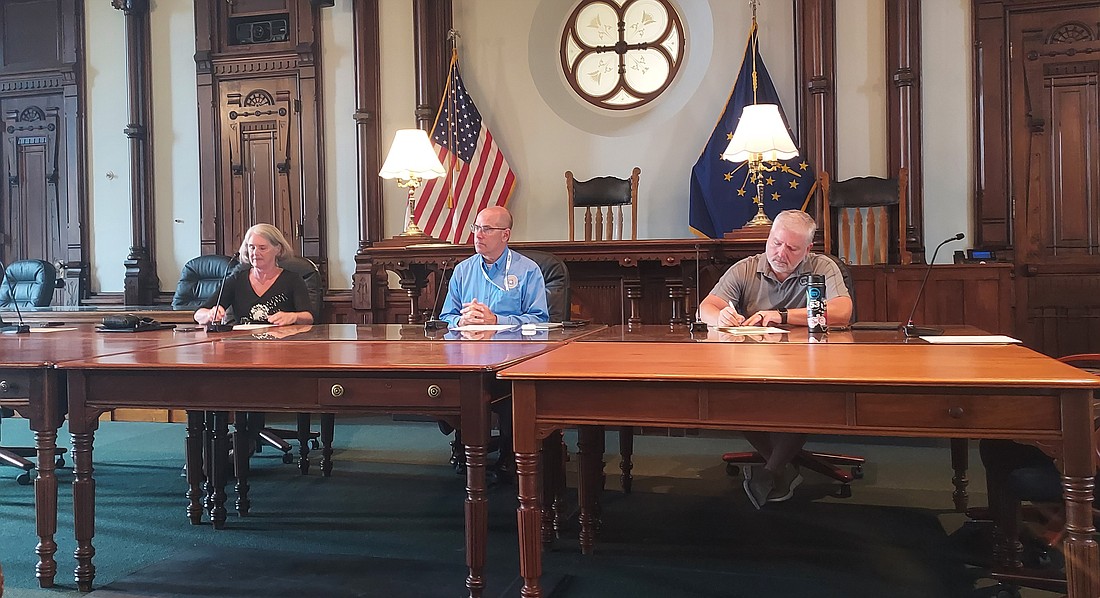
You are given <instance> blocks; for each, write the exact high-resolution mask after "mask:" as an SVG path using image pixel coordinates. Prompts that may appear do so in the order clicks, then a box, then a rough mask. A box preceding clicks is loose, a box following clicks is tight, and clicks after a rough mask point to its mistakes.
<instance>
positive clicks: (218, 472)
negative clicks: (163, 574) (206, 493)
mask: <svg viewBox="0 0 1100 598" xmlns="http://www.w3.org/2000/svg"><path fill="white" fill-rule="evenodd" d="M212 445H213V450H212V453H211V456H210V485H211V486H212V488H213V492H212V493H211V505H210V522H211V523H212V524H213V525H214V529H222V528H223V527H225V517H226V511H225V484H226V480H227V478H228V476H227V475H226V473H227V472H226V469H227V466H228V459H229V412H228V411H215V412H214V435H213V442H212Z"/></svg>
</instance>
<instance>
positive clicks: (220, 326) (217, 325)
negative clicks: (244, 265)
mask: <svg viewBox="0 0 1100 598" xmlns="http://www.w3.org/2000/svg"><path fill="white" fill-rule="evenodd" d="M237 257H238V256H237V254H236V253H234V254H233V257H231V258H229V263H228V264H226V265H225V272H223V273H222V284H221V286H220V287H219V288H218V299H217V300H216V301H214V307H212V308H211V309H213V310H214V313H217V311H218V306H219V305H221V304H222V293H223V292H225V279H227V278H229V271H230V270H231V269H232V268H233V264H235V263H237ZM230 330H233V325H232V324H226V323H224V322H214V321H212V320H211V321H210V322H208V323H207V324H206V331H207V332H229V331H230Z"/></svg>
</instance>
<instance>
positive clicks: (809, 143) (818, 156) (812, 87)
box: [794, 0, 837, 222]
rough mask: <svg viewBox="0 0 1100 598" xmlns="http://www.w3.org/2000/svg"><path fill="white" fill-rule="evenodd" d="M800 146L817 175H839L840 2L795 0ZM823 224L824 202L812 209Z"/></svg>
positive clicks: (796, 75)
mask: <svg viewBox="0 0 1100 598" xmlns="http://www.w3.org/2000/svg"><path fill="white" fill-rule="evenodd" d="M794 10H795V80H796V81H797V83H798V85H797V89H796V93H797V100H798V114H799V115H800V117H801V118H799V127H798V138H799V145H800V146H801V148H802V152H803V154H804V155H805V156H806V159H807V160H809V162H810V164H811V165H812V166H813V168H814V170H815V171H816V172H819V173H820V172H829V173H835V172H836V154H837V143H836V2H835V0H795V3H794ZM811 214H812V215H813V216H814V218H815V219H817V220H818V221H819V222H820V221H821V217H822V214H821V202H820V201H816V202H814V203H813V205H812V207H811Z"/></svg>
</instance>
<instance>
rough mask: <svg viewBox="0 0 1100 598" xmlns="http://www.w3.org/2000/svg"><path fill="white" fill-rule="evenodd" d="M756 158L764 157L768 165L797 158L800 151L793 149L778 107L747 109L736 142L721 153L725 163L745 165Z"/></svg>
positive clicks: (757, 106)
mask: <svg viewBox="0 0 1100 598" xmlns="http://www.w3.org/2000/svg"><path fill="white" fill-rule="evenodd" d="M753 154H757V155H762V156H763V160H765V161H773V160H788V159H790V158H794V157H795V156H797V155H798V148H797V147H795V146H794V141H792V140H791V134H790V133H789V132H787V127H786V126H785V125H784V124H783V118H782V117H780V116H779V106H777V105H775V104H751V105H749V106H745V110H744V111H743V112H741V119H740V120H738V121H737V129H736V130H735V131H734V132H733V139H730V144H729V146H727V147H726V151H724V152H722V159H723V160H729V161H730V162H745V161H746V160H749V159H751V158H752V157H753Z"/></svg>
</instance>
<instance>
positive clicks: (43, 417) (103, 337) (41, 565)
mask: <svg viewBox="0 0 1100 598" xmlns="http://www.w3.org/2000/svg"><path fill="white" fill-rule="evenodd" d="M206 340H207V336H206V333H204V332H201V331H199V332H189V333H183V332H173V331H172V330H156V331H150V332H137V333H121V332H112V333H104V332H96V330H95V327H94V326H93V325H91V324H81V325H78V326H74V327H71V328H69V329H61V328H55V329H46V330H45V331H40V330H38V329H32V332H30V333H28V334H0V406H3V407H8V408H12V409H15V410H16V411H18V412H19V413H20V415H22V416H23V417H26V418H27V419H28V420H29V422H28V423H29V424H30V428H31V430H34V441H35V449H36V450H37V451H38V467H37V469H38V476H37V477H36V478H35V481H34V504H35V514H36V517H35V519H36V522H37V532H38V546H37V547H35V552H36V553H37V554H38V559H39V560H38V564H37V565H36V566H35V576H36V577H38V583H39V585H40V586H41V587H43V588H49V587H53V583H54V577H55V575H56V573H57V562H56V561H55V560H54V554H55V553H56V552H57V543H56V542H55V541H54V534H55V533H56V531H57V476H56V474H55V471H54V459H55V456H56V451H57V429H58V428H59V427H60V426H61V423H62V422H63V421H64V420H65V413H66V401H65V392H64V388H65V374H64V372H63V371H60V370H57V369H56V368H55V367H54V366H55V365H56V364H57V363H58V362H62V361H67V360H72V359H81V358H88V357H93V356H99V355H111V354H115V353H126V352H130V351H135V350H139V349H148V348H153V347H160V346H167V345H177V344H186V343H196V342H205V341H206Z"/></svg>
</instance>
